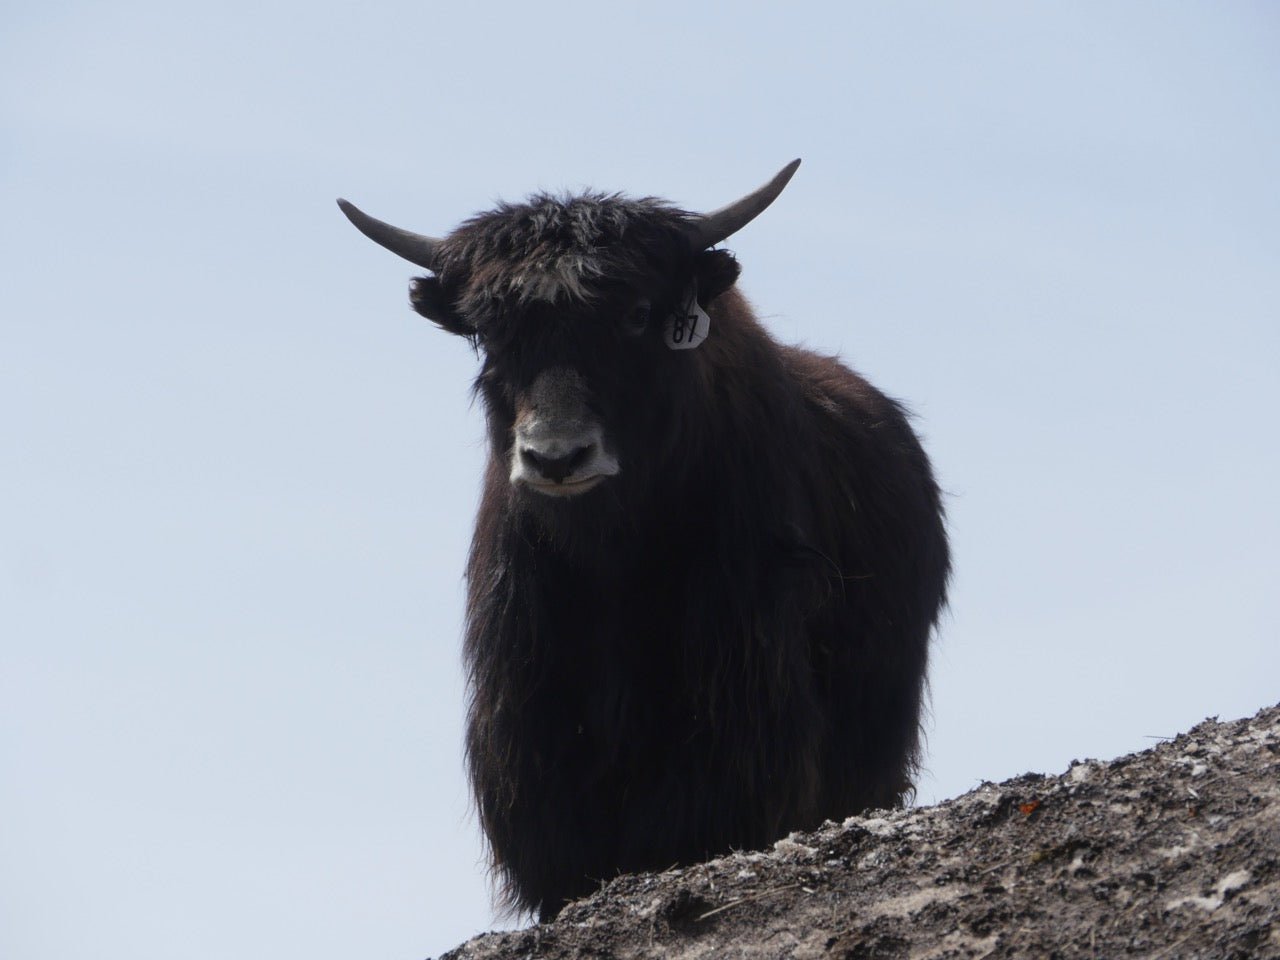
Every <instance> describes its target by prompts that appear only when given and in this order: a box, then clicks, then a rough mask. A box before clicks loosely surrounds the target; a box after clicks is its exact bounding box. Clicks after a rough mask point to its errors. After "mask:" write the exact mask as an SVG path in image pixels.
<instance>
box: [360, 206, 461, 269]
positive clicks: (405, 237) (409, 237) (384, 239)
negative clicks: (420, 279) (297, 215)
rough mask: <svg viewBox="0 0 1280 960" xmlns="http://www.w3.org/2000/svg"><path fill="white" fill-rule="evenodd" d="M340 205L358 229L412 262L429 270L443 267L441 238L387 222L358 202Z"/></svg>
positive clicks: (380, 244)
mask: <svg viewBox="0 0 1280 960" xmlns="http://www.w3.org/2000/svg"><path fill="white" fill-rule="evenodd" d="M338 206H339V207H341V208H342V212H343V213H345V214H346V215H347V219H348V220H350V221H351V222H352V223H353V224H355V228H356V229H357V230H359V231H360V232H361V233H363V234H364V235H365V236H366V237H368V238H369V239H370V240H372V241H373V242H374V243H376V244H378V245H379V246H383V247H386V248H387V249H388V250H390V251H391V252H392V253H394V254H395V255H396V256H399V257H404V258H405V259H406V260H408V261H409V262H410V263H416V264H417V265H418V266H420V267H426V268H427V269H428V270H433V271H438V270H439V269H440V266H439V264H440V241H439V240H438V239H436V238H435V237H427V236H423V235H422V234H420V233H410V232H409V231H408V230H401V229H400V228H399V227H393V226H392V225H391V224H389V223H383V222H382V221H381V220H379V219H377V218H376V217H371V216H369V215H368V214H367V213H365V212H364V211H363V210H361V209H360V208H359V207H357V206H356V205H355V204H354V203H349V202H347V201H346V200H339V201H338Z"/></svg>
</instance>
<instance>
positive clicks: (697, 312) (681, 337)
mask: <svg viewBox="0 0 1280 960" xmlns="http://www.w3.org/2000/svg"><path fill="white" fill-rule="evenodd" d="M710 332H711V318H710V317H709V316H707V312H706V311H705V310H703V309H702V307H701V306H699V305H698V291H697V288H696V287H695V288H694V289H693V290H691V291H690V292H689V296H688V298H687V299H686V300H685V302H684V303H683V304H681V305H680V306H677V307H676V308H675V309H674V310H672V311H671V313H670V314H668V315H667V323H666V326H665V327H664V328H663V340H664V341H665V342H666V344H667V347H668V349H671V350H692V349H693V348H694V347H696V346H698V345H699V344H701V343H702V341H703V340H705V339H707V334H708V333H710Z"/></svg>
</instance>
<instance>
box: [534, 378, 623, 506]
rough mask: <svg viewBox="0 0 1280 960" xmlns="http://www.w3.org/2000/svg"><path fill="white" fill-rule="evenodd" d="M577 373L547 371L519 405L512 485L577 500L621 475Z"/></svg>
mask: <svg viewBox="0 0 1280 960" xmlns="http://www.w3.org/2000/svg"><path fill="white" fill-rule="evenodd" d="M585 392H586V391H585V386H584V384H583V382H582V378H581V376H579V375H578V374H577V373H576V372H575V371H572V370H567V369H565V368H557V369H552V370H547V371H544V372H543V373H542V374H540V375H539V376H538V377H537V379H536V380H535V381H534V383H533V385H532V387H531V388H530V390H529V392H528V393H527V394H526V395H525V396H524V397H522V398H521V401H520V402H518V403H517V416H516V424H515V429H514V431H513V433H514V436H513V438H512V439H513V443H512V449H511V482H512V483H514V484H522V485H524V486H526V487H528V488H529V489H531V490H534V491H537V492H538V493H542V494H546V495H548V496H553V497H571V496H575V495H577V494H579V493H586V492H587V491H588V490H590V489H592V488H593V487H595V486H598V485H599V484H600V483H602V482H604V480H606V479H607V478H609V477H612V476H615V475H617V473H618V461H617V458H616V457H614V456H613V454H611V453H610V452H609V451H608V450H606V449H605V441H604V431H603V430H602V429H601V427H600V424H599V422H597V420H596V419H595V417H594V415H592V414H591V413H590V412H589V410H588V408H587V405H586V402H585Z"/></svg>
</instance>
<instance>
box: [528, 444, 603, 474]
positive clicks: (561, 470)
mask: <svg viewBox="0 0 1280 960" xmlns="http://www.w3.org/2000/svg"><path fill="white" fill-rule="evenodd" d="M565 446H566V445H562V444H559V443H549V444H547V445H546V447H545V448H543V449H542V450H538V449H537V448H535V447H533V446H521V447H520V458H521V459H522V460H523V461H524V462H525V464H526V465H527V466H528V467H529V468H530V470H532V471H533V472H534V473H536V474H538V475H540V476H543V477H545V478H546V479H548V480H550V481H552V482H553V483H563V482H564V478H565V477H567V476H569V474H571V473H573V472H574V471H575V470H577V469H578V468H579V467H580V466H582V465H583V464H584V463H586V462H587V461H588V460H590V459H591V455H592V453H594V451H595V444H594V443H587V444H582V445H579V446H573V447H569V448H568V449H565Z"/></svg>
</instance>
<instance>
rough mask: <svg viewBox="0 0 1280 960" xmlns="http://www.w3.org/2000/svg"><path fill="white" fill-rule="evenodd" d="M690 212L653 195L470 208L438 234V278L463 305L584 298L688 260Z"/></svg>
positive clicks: (646, 279) (539, 198) (543, 198)
mask: <svg viewBox="0 0 1280 960" xmlns="http://www.w3.org/2000/svg"><path fill="white" fill-rule="evenodd" d="M693 217H694V215H693V214H691V213H689V212H688V211H685V210H681V209H679V208H678V207H675V206H674V205H672V204H670V203H667V202H666V201H665V200H659V199H657V198H655V197H643V198H640V199H632V198H628V197H624V196H621V195H619V194H602V193H586V194H580V195H559V196H557V195H552V194H545V193H544V194H536V195H534V196H532V197H530V198H529V199H528V200H526V201H525V202H523V203H503V204H500V205H499V206H498V207H496V208H495V209H493V210H490V211H487V212H485V213H480V214H477V215H476V216H474V217H472V218H471V219H469V220H467V221H466V222H465V223H463V224H462V225H461V226H460V227H458V228H457V229H456V230H455V231H454V232H453V233H451V234H450V235H449V236H448V237H446V238H445V240H444V241H443V243H442V246H441V251H442V268H441V271H440V276H441V279H442V280H443V281H444V282H445V283H446V284H449V285H450V286H455V287H457V288H458V289H459V292H460V294H461V296H460V302H461V304H462V305H463V306H464V307H465V308H470V309H483V308H484V307H485V306H487V305H489V304H492V303H494V302H504V303H516V304H519V305H527V304H530V303H536V302H542V303H563V302H575V301H576V302H578V303H590V302H591V301H592V300H593V299H595V298H596V297H597V296H598V294H599V293H600V291H601V290H602V289H603V288H604V287H606V286H616V285H618V284H636V285H644V284H647V283H652V282H653V281H654V280H655V279H658V278H661V277H662V276H664V275H666V274H667V273H669V271H670V270H671V269H672V268H673V267H678V266H680V265H681V262H682V261H683V262H688V261H690V260H691V259H692V256H693V253H694V251H692V250H691V249H690V248H689V243H688V240H687V239H686V237H687V234H686V230H687V224H688V223H689V222H690V221H691V220H692V219H693Z"/></svg>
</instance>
